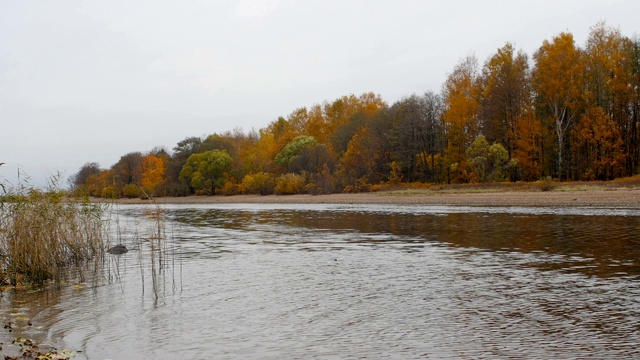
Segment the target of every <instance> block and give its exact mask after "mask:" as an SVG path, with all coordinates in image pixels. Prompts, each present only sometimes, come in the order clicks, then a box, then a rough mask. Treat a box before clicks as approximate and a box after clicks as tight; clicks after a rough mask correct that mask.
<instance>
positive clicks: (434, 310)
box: [2, 204, 640, 359]
mask: <svg viewBox="0 0 640 360" xmlns="http://www.w3.org/2000/svg"><path fill="white" fill-rule="evenodd" d="M156 210H157V209H154V208H153V207H152V206H143V205H130V206H123V205H120V206H119V207H118V208H117V209H116V212H115V215H116V216H115V219H114V221H112V223H111V227H112V228H113V229H117V230H118V231H117V232H114V234H115V235H114V236H115V237H116V238H117V239H120V240H121V241H123V242H125V243H126V244H127V246H128V247H130V248H132V249H133V250H132V251H130V252H129V253H127V254H125V255H120V256H115V255H108V257H107V259H106V260H107V263H108V264H107V265H108V266H107V268H108V269H109V271H108V272H107V273H105V274H104V275H103V276H101V277H100V278H99V279H98V280H99V281H98V282H97V284H98V285H97V286H95V287H93V286H90V283H88V284H87V285H86V286H84V287H83V288H79V287H78V288H76V287H74V288H71V287H68V288H65V289H63V290H61V291H57V292H56V291H48V292H38V293H34V294H15V295H13V294H9V293H7V294H5V295H4V299H3V303H2V304H3V306H4V308H3V314H4V315H3V316H5V317H11V316H14V317H15V316H16V315H11V314H16V313H17V312H20V313H23V314H25V316H28V317H31V318H32V321H33V323H34V327H32V328H24V330H22V331H24V332H25V333H26V334H27V336H34V337H38V336H39V337H41V338H44V339H45V340H48V341H50V342H55V343H56V344H60V345H61V346H65V347H69V348H71V349H77V350H80V351H81V353H79V355H78V358H88V359H106V358H111V359H129V358H130V359H134V358H159V359H174V358H193V359H202V358H215V359H237V358H243V359H299V358H323V359H324V358H346V359H348V358H376V359H379V358H394V359H395V358H397V359H412V358H433V359H446V358H451V359H458V358H487V359H489V358H491V359H495V358H637V357H639V356H640V350H638V346H637V344H639V343H640V320H639V319H640V301H639V299H640V283H639V279H640V265H639V262H640V246H638V245H639V242H640V239H639V235H638V234H640V231H639V230H640V215H639V213H638V209H601V208H580V209H577V208H509V207H496V208H491V207H488V208H479V207H423V206H390V205H327V204H322V205H268V204H251V205H246V204H244V205H243V204H232V205H163V206H161V207H160V212H161V215H162V218H163V221H162V224H163V228H162V229H161V235H162V236H163V237H164V238H165V239H166V243H163V244H161V245H162V251H161V252H155V253H154V254H155V255H154V258H153V261H154V262H153V264H154V266H152V265H151V260H152V259H151V254H152V253H151V251H150V246H151V243H152V241H155V240H154V237H155V235H157V229H155V227H154V222H153V221H154V216H155V215H154V214H155V213H156V212H157V211H156ZM156 244H157V243H156ZM160 256H162V258H160ZM160 261H162V268H161V269H160V268H159V267H158V266H157V264H159V262H160ZM154 271H155V277H154V273H153V272H154ZM154 278H155V281H154ZM37 325H40V326H42V329H40V330H38V329H36V328H35V327H36V326H37ZM45 331H46V333H44V332H45ZM43 333H44V334H43Z"/></svg>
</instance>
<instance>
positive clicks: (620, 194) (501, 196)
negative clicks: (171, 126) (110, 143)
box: [117, 188, 640, 208]
mask: <svg viewBox="0 0 640 360" xmlns="http://www.w3.org/2000/svg"><path fill="white" fill-rule="evenodd" d="M153 202H155V203H159V204H217V203H220V204H225V203H229V204H232V203H235V204H238V203H276V204H419V205H453V206H599V207H625V208H629V207H631V208H633V207H638V208H640V189H639V188H611V189H606V190H570V191H483V192H447V191H422V192H407V193H402V192H375V193H364V194H331V195H266V196H260V195H234V196H186V197H159V198H154V199H153V200H141V199H120V200H117V203H121V204H145V203H153Z"/></svg>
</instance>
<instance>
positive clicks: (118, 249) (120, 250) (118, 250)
mask: <svg viewBox="0 0 640 360" xmlns="http://www.w3.org/2000/svg"><path fill="white" fill-rule="evenodd" d="M128 251H129V250H128V249H127V247H126V246H124V244H118V245H116V246H113V247H111V248H109V250H107V252H108V253H109V254H116V255H117V254H124V253H126V252H128Z"/></svg>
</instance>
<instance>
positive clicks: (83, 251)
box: [0, 181, 105, 285]
mask: <svg viewBox="0 0 640 360" xmlns="http://www.w3.org/2000/svg"><path fill="white" fill-rule="evenodd" d="M55 183H56V181H51V184H55ZM1 188H2V189H0V190H1V191H2V192H3V193H2V194H0V281H2V282H4V283H12V284H14V285H21V283H22V282H30V283H36V284H42V283H45V282H47V281H50V280H53V281H55V282H56V283H58V284H60V283H61V281H63V280H64V279H65V278H66V275H65V274H67V273H68V271H67V270H68V269H69V268H70V267H75V268H77V269H78V270H80V272H79V274H80V276H81V277H82V267H83V265H85V264H86V263H87V261H88V260H90V259H96V258H102V256H103V255H104V239H105V232H104V230H103V220H102V215H103V212H104V205H96V204H90V203H89V202H88V201H86V202H82V203H78V202H70V201H65V197H64V195H65V193H64V191H62V190H59V189H56V188H54V187H50V188H49V189H47V190H39V189H37V188H35V187H31V186H25V185H24V184H21V185H20V186H18V187H17V188H13V189H8V188H7V187H6V186H2V187H1Z"/></svg>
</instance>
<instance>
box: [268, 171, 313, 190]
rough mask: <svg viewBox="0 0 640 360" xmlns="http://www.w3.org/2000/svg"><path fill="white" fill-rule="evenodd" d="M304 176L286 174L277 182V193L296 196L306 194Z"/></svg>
mask: <svg viewBox="0 0 640 360" xmlns="http://www.w3.org/2000/svg"><path fill="white" fill-rule="evenodd" d="M305 183H306V182H305V179H304V176H302V175H298V174H293V173H289V174H285V175H282V176H280V177H279V178H278V180H277V181H276V187H275V189H274V190H275V193H276V194H278V195H294V194H300V193H303V192H304V189H305Z"/></svg>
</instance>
